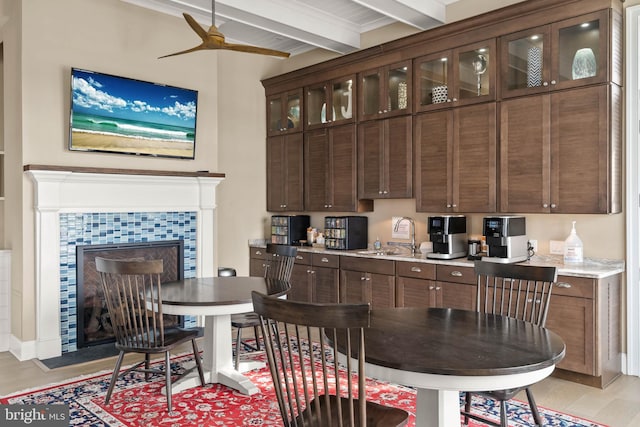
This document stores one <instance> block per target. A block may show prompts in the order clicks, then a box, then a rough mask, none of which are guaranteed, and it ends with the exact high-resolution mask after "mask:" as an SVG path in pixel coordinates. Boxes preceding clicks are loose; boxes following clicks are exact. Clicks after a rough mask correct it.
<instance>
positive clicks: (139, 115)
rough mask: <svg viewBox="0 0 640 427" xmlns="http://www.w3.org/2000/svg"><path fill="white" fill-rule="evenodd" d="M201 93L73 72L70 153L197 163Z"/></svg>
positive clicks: (97, 74)
mask: <svg viewBox="0 0 640 427" xmlns="http://www.w3.org/2000/svg"><path fill="white" fill-rule="evenodd" d="M197 105H198V92H197V91H195V90H191V89H183V88H178V87H173V86H168V85H163V84H158V83H151V82H146V81H141V80H135V79H130V78H125V77H118V76H113V75H109V74H103V73H98V72H95V71H87V70H80V69H77V68H72V69H71V114H70V124H69V149H70V150H74V151H101V152H109V153H125V154H135V155H146V156H156V157H177V158H181V159H193V158H194V157H195V142H196V115H197V114H196V109H197Z"/></svg>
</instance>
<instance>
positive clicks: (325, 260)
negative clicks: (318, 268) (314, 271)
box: [320, 257, 329, 262]
mask: <svg viewBox="0 0 640 427" xmlns="http://www.w3.org/2000/svg"><path fill="white" fill-rule="evenodd" d="M320 262H329V259H328V258H326V257H324V258H322V259H321V260H320Z"/></svg>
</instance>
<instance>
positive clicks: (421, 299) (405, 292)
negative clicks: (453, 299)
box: [396, 277, 437, 307]
mask: <svg viewBox="0 0 640 427" xmlns="http://www.w3.org/2000/svg"><path fill="white" fill-rule="evenodd" d="M396 286H397V289H396V293H397V300H396V305H397V306H398V307H436V306H437V301H436V293H435V292H434V291H435V282H434V281H433V280H424V279H414V278H409V277H398V278H397V285H396Z"/></svg>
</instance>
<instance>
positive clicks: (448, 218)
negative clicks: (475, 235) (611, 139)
mask: <svg viewBox="0 0 640 427" xmlns="http://www.w3.org/2000/svg"><path fill="white" fill-rule="evenodd" d="M427 228H428V231H429V239H430V240H431V242H432V243H433V252H432V253H428V254H427V258H436V259H453V258H461V257H464V256H467V217H465V216H464V215H443V216H430V217H429V218H428V219H427Z"/></svg>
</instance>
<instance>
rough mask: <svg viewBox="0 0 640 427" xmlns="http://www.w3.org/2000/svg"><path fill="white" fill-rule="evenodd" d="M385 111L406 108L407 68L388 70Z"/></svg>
mask: <svg viewBox="0 0 640 427" xmlns="http://www.w3.org/2000/svg"><path fill="white" fill-rule="evenodd" d="M387 87H388V99H387V108H386V110H387V111H394V110H404V109H406V108H407V67H405V66H403V67H400V68H393V69H391V70H389V81H388V85H387Z"/></svg>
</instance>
